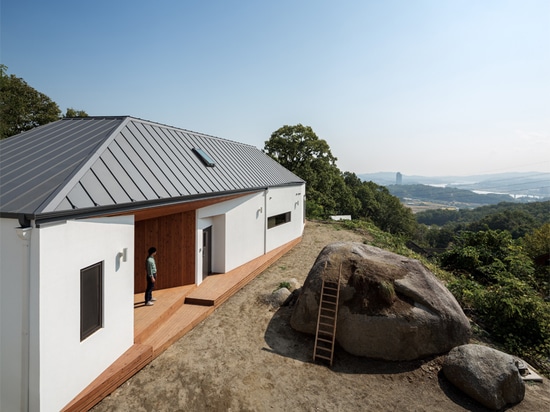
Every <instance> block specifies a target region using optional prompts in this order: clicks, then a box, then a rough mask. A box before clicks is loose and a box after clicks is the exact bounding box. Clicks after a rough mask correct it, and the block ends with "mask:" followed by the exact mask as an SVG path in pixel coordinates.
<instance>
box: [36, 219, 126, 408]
mask: <svg viewBox="0 0 550 412" xmlns="http://www.w3.org/2000/svg"><path fill="white" fill-rule="evenodd" d="M35 230H38V231H39V237H40V250H39V253H40V265H39V270H40V288H39V302H40V305H39V310H40V312H39V313H40V319H39V328H40V342H39V345H40V346H39V347H40V351H39V372H38V373H39V376H40V410H41V411H54V410H59V409H60V408H62V407H63V406H65V405H66V404H67V403H68V402H70V401H71V400H72V399H73V398H74V397H75V396H76V395H77V394H79V393H80V392H81V391H82V390H83V389H84V388H85V387H86V386H87V385H88V384H89V383H91V381H92V380H93V379H95V378H96V377H97V376H98V375H99V374H100V373H101V372H103V371H104V370H105V369H106V368H107V367H108V366H109V365H111V364H112V363H113V362H114V361H115V360H116V359H117V358H118V357H119V356H120V355H122V354H123V353H124V352H125V351H126V350H127V349H128V348H130V346H132V344H133V340H134V331H133V329H134V313H133V309H134V307H133V293H134V267H133V266H134V265H133V262H134V256H133V250H134V222H133V216H123V217H115V218H103V219H87V220H78V221H68V222H66V223H62V224H56V225H51V226H48V227H42V228H39V229H35ZM33 235H35V234H33ZM123 248H127V253H128V254H127V260H126V262H123V261H122V259H121V255H120V254H119V253H120V252H122V250H123ZM98 262H104V265H103V291H104V295H103V305H104V306H103V328H102V329H100V330H98V331H96V332H95V333H94V334H92V335H91V336H89V337H88V338H87V339H85V340H84V341H82V342H81V341H80V270H81V269H84V268H86V267H88V266H90V265H93V264H95V263H98Z"/></svg>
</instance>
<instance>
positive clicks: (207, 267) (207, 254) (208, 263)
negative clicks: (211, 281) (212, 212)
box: [202, 226, 212, 280]
mask: <svg viewBox="0 0 550 412" xmlns="http://www.w3.org/2000/svg"><path fill="white" fill-rule="evenodd" d="M211 273H212V226H208V227H207V228H204V229H203V230H202V279H203V280H204V279H206V277H207V276H208V275H210V274H211Z"/></svg>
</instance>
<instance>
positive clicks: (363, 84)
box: [0, 0, 550, 176]
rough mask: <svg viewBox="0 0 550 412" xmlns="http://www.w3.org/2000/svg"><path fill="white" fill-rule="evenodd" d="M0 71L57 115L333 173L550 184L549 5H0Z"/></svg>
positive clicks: (490, 0)
mask: <svg viewBox="0 0 550 412" xmlns="http://www.w3.org/2000/svg"><path fill="white" fill-rule="evenodd" d="M0 23H1V27H0V62H1V63H2V64H4V65H6V66H7V67H8V70H7V72H8V74H14V75H16V76H17V77H20V78H22V79H24V80H25V81H26V82H27V83H28V84H29V85H30V86H32V87H33V88H35V89H36V90H38V91H40V92H42V93H44V94H46V95H47V96H49V97H50V98H51V99H52V100H53V101H55V102H56V103H57V104H58V105H59V107H60V109H61V110H62V111H63V113H64V112H65V111H66V109H67V108H74V109H77V110H84V111H86V112H87V113H88V114H89V115H91V116H118V115H130V116H134V117H138V118H142V119H146V120H150V121H154V122H158V123H162V124H167V125H170V126H175V127H180V128H184V129H188V130H193V131H197V132H202V133H206V134H210V135H213V136H218V137H222V138H226V139H230V140H235V141H239V142H243V143H247V144H251V145H254V146H256V147H258V148H259V149H262V148H263V147H264V144H265V141H266V140H268V139H269V138H270V136H271V134H272V133H273V132H274V131H276V130H277V129H279V128H280V127H282V126H284V125H296V124H303V125H307V126H311V127H312V129H313V130H314V132H315V133H316V134H317V136H318V137H319V138H320V139H324V140H326V141H327V143H328V144H329V146H330V149H331V152H332V154H333V155H334V156H336V157H337V158H338V161H337V166H338V167H339V168H340V170H342V171H350V172H354V173H356V174H361V173H375V172H398V171H399V172H401V173H402V174H404V175H423V176H448V175H456V176H465V175H473V174H489V173H503V172H514V171H519V172H525V171H537V172H550V1H549V0H483V1H479V0H355V1H351V0H339V1H325V0H303V1H301V0H277V1H257V0H239V1H230V0H225V1H224V0H202V1H201V0H196V1H194V0H156V1H154V2H153V1H150V0H148V1H143V0H95V1H91V2H81V1H65V0H51V1H43V0H1V3H0Z"/></svg>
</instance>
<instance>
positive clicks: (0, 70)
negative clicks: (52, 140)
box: [0, 65, 87, 139]
mask: <svg viewBox="0 0 550 412" xmlns="http://www.w3.org/2000/svg"><path fill="white" fill-rule="evenodd" d="M85 116H87V114H86V112H85V111H83V110H75V109H72V108H69V109H67V113H66V114H65V116H64V117H85ZM60 118H61V110H60V109H59V106H58V105H57V103H55V102H54V101H52V100H51V99H50V98H49V97H48V96H46V95H45V94H44V93H41V92H39V91H38V90H36V89H34V88H33V87H31V86H29V85H28V84H27V82H25V80H23V79H22V78H19V77H17V76H15V75H14V74H10V75H8V74H7V67H6V66H5V65H0V139H5V138H6V137H10V136H13V135H16V134H18V133H21V132H24V131H27V130H30V129H32V128H34V127H37V126H42V125H44V124H47V123H51V122H54V121H56V120H59V119H60Z"/></svg>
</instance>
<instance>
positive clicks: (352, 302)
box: [290, 242, 470, 360]
mask: <svg viewBox="0 0 550 412" xmlns="http://www.w3.org/2000/svg"><path fill="white" fill-rule="evenodd" d="M340 271H341V275H340V301H339V308H338V320H337V327H336V340H337V342H338V343H339V344H340V346H341V347H342V348H343V349H344V350H346V351H347V352H349V353H351V354H353V355H357V356H366V357H372V358H379V359H386V360H413V359H419V358H422V357H426V356H429V355H433V354H439V353H443V352H447V351H449V350H450V349H452V348H453V347H455V346H458V345H462V344H464V343H467V342H468V340H469V336H470V324H469V321H468V319H467V318H466V316H465V315H464V312H463V311H462V309H461V307H460V306H459V304H458V303H457V301H456V299H455V298H454V297H453V295H452V294H451V293H450V292H449V291H448V290H447V289H446V288H445V287H444V286H443V285H442V284H441V283H440V282H439V281H438V280H437V279H436V277H435V276H434V275H433V274H432V273H431V272H430V271H429V270H428V269H427V268H426V267H425V266H424V265H422V264H421V263H420V262H419V261H417V260H414V259H410V258H406V257H404V256H400V255H397V254H395V253H391V252H388V251H385V250H383V249H379V248H376V247H373V246H368V245H364V244H361V243H351V242H348V243H333V244H330V245H328V246H326V247H325V248H324V249H323V250H322V251H321V253H320V254H319V256H318V257H317V260H316V261H315V264H314V265H313V267H312V268H311V270H310V272H309V274H308V276H307V279H306V281H305V283H304V285H303V287H302V289H301V292H300V295H299V297H298V301H297V303H296V305H295V307H294V311H293V313H292V316H291V321H290V323H291V326H292V327H293V328H294V329H295V330H297V331H300V332H305V333H310V334H315V332H316V326H317V314H318V311H319V298H320V292H321V286H322V281H323V279H325V280H326V279H338V276H339V273H340Z"/></svg>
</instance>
